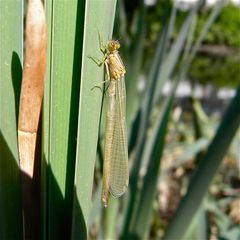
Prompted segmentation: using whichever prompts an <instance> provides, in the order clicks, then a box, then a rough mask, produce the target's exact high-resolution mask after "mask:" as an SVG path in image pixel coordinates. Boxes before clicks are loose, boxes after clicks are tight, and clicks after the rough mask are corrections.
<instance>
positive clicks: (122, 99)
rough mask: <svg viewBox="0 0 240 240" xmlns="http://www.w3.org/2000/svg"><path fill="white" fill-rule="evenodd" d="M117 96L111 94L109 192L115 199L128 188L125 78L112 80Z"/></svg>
mask: <svg viewBox="0 0 240 240" xmlns="http://www.w3.org/2000/svg"><path fill="white" fill-rule="evenodd" d="M111 84H113V90H115V94H112V95H111V91H110V92H109V101H111V102H110V103H109V105H110V106H112V109H111V110H112V111H113V112H112V115H113V116H114V117H113V119H114V123H113V125H114V127H113V131H112V139H111V141H112V143H111V146H112V148H111V154H110V156H111V158H110V161H109V165H110V166H109V167H110V172H109V191H110V193H111V194H112V195H113V196H114V197H119V196H121V195H122V194H123V193H124V192H125V191H126V189H127V186H128V178H129V176H128V149H127V131H126V119H125V114H126V90H125V82H124V78H123V77H121V78H120V79H118V80H112V81H111Z"/></svg>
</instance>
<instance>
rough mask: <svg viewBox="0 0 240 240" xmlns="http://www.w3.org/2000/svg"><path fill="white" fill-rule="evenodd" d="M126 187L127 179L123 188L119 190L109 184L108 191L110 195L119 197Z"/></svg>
mask: <svg viewBox="0 0 240 240" xmlns="http://www.w3.org/2000/svg"><path fill="white" fill-rule="evenodd" d="M127 188H128V181H127V182H126V184H125V185H124V186H123V188H122V189H121V190H119V189H117V188H113V187H112V186H111V184H110V186H109V192H110V193H111V195H112V196H113V197H114V198H119V197H121V196H122V195H123V194H124V193H125V192H126V190H127Z"/></svg>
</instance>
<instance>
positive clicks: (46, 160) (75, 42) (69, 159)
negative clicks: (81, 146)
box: [42, 0, 84, 239]
mask: <svg viewBox="0 0 240 240" xmlns="http://www.w3.org/2000/svg"><path fill="white" fill-rule="evenodd" d="M45 3H46V9H47V23H48V57H47V73H46V81H45V82H46V84H45V93H44V94H45V95H44V113H43V114H44V145H43V164H42V166H43V168H42V172H43V177H44V180H43V183H42V184H43V186H44V187H43V189H42V203H43V206H44V208H43V213H42V216H43V222H44V223H45V224H47V225H45V226H43V233H42V234H43V237H44V238H49V239H59V238H64V239H69V238H70V234H71V219H72V212H71V210H69V209H72V200H73V182H74V164H75V152H76V150H75V149H76V133H77V114H78V98H79V86H80V82H79V79H80V70H81V68H80V67H81V51H82V32H83V17H84V3H83V1H77V0H72V1H54V0H49V1H46V2H45Z"/></svg>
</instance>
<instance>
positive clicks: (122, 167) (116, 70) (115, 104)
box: [93, 38, 129, 207]
mask: <svg viewBox="0 0 240 240" xmlns="http://www.w3.org/2000/svg"><path fill="white" fill-rule="evenodd" d="M99 40H100V49H101V51H102V52H103V53H104V58H103V60H102V61H99V62H97V64H98V65H99V66H100V65H102V64H104V65H105V69H106V75H107V80H106V82H109V85H108V88H107V93H108V94H107V95H108V108H107V121H106V129H105V143H104V163H103V186H102V197H101V200H102V203H103V205H104V206H105V207H106V206H107V204H108V194H109V192H110V193H111V194H112V196H113V197H120V196H121V195H122V194H124V192H125V191H126V189H127V186H128V179H129V173H128V144H127V129H126V90H125V81H124V75H125V72H126V71H125V67H124V65H123V62H122V60H121V57H120V56H119V53H118V49H119V48H120V44H119V42H118V41H115V40H111V41H109V42H108V43H107V44H106V45H105V46H103V45H102V42H101V39H100V38H99ZM93 60H94V59H93ZM94 61H95V62H96V60H94Z"/></svg>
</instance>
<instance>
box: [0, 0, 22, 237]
mask: <svg viewBox="0 0 240 240" xmlns="http://www.w3.org/2000/svg"><path fill="white" fill-rule="evenodd" d="M22 51H23V2H22V1H21V0H19V1H15V0H8V1H0V53H1V54H0V239H22V238H23V229H22V209H21V194H20V176H19V159H18V149H17V134H16V133H17V130H16V126H17V115H18V103H19V95H20V86H21V74H22V58H23V54H22Z"/></svg>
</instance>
